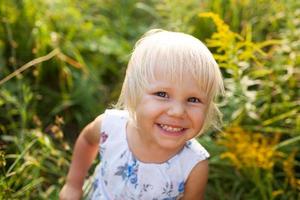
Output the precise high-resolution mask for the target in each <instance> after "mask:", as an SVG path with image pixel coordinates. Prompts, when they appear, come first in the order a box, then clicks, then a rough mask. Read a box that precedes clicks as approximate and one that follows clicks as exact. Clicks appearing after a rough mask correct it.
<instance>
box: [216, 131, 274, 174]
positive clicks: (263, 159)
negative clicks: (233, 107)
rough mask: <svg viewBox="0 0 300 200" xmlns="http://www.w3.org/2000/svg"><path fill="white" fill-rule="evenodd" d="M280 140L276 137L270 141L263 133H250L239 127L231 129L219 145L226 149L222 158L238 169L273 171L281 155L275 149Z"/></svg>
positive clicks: (223, 136)
mask: <svg viewBox="0 0 300 200" xmlns="http://www.w3.org/2000/svg"><path fill="white" fill-rule="evenodd" d="M276 135H278V134H276ZM278 138H279V137H278V136H276V137H274V138H273V139H270V138H268V137H265V136H263V135H262V134H261V133H250V132H246V131H244V130H243V129H241V128H239V127H231V128H229V129H228V130H226V131H225V132H224V133H223V135H222V137H221V138H220V139H219V140H218V143H219V144H221V145H223V146H225V147H226V151H225V152H224V153H222V154H221V158H228V159H229V160H230V161H231V162H232V164H233V165H234V166H235V167H237V168H262V169H267V170H269V169H272V168H273V166H274V164H275V160H276V158H277V157H278V156H279V155H280V153H279V152H277V151H276V150H275V148H274V146H275V144H277V143H278ZM274 140H277V141H274Z"/></svg>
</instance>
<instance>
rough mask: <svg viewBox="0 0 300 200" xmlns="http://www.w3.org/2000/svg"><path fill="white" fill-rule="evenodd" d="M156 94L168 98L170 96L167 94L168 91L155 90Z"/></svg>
mask: <svg viewBox="0 0 300 200" xmlns="http://www.w3.org/2000/svg"><path fill="white" fill-rule="evenodd" d="M154 94H155V95H156V96H158V97H163V98H167V97H168V95H167V93H166V92H155V93H154Z"/></svg>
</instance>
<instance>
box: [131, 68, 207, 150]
mask: <svg viewBox="0 0 300 200" xmlns="http://www.w3.org/2000/svg"><path fill="white" fill-rule="evenodd" d="M163 74H164V73H163V72H162V71H161V70H159V69H158V70H156V71H155V80H153V81H150V84H149V86H148V87H146V88H145V91H144V93H143V95H142V97H141V99H140V102H139V104H138V106H137V109H136V125H137V133H138V134H139V135H140V136H141V137H140V138H142V140H143V142H144V143H145V144H147V145H152V147H157V148H160V149H165V150H168V151H178V150H180V149H181V148H182V147H183V146H184V145H185V143H186V141H188V140H190V139H192V138H194V137H195V136H197V135H198V133H199V132H200V130H201V128H202V126H203V123H204V119H205V115H206V110H207V102H206V101H207V100H206V96H205V95H204V93H203V92H202V91H201V89H200V88H199V87H198V85H197V83H196V81H195V80H194V79H193V78H191V76H188V75H186V76H184V78H183V81H182V82H181V83H175V82H173V81H170V80H168V79H166V78H164V75H163Z"/></svg>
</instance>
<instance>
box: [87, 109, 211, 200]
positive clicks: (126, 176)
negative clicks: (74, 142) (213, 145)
mask: <svg viewBox="0 0 300 200" xmlns="http://www.w3.org/2000/svg"><path fill="white" fill-rule="evenodd" d="M128 116H129V115H128V112H127V111H122V110H106V112H105V114H104V117H103V120H102V125H101V131H100V134H101V144H100V148H99V150H100V159H101V162H100V164H99V166H98V167H97V168H96V171H95V179H94V181H93V185H92V187H93V188H92V193H91V194H90V198H89V199H92V200H173V199H174V200H175V199H179V198H180V197H181V196H182V195H183V192H184V184H185V182H186V180H187V178H188V175H189V173H190V172H191V170H192V169H193V167H194V166H195V165H196V164H197V163H199V162H200V161H202V160H205V159H207V158H208V157H209V154H208V152H207V151H206V150H205V149H204V148H203V147H202V146H201V145H200V144H199V143H198V142H197V141H196V140H195V139H192V140H190V141H188V142H187V143H186V145H185V147H184V148H183V149H182V150H181V151H180V152H179V153H178V154H176V155H175V156H173V157H172V158H171V159H169V160H168V161H167V162H164V163H160V164H155V163H143V162H141V161H139V160H137V159H136V158H135V157H134V155H133V154H132V152H131V151H130V149H129V148H128V143H127V138H126V124H127V121H128Z"/></svg>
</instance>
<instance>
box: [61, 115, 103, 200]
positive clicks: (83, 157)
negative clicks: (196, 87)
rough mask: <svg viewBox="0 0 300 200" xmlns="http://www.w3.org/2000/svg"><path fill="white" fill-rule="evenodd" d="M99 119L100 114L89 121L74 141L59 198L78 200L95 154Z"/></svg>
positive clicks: (100, 117) (98, 138) (98, 139)
mask: <svg viewBox="0 0 300 200" xmlns="http://www.w3.org/2000/svg"><path fill="white" fill-rule="evenodd" d="M101 119H102V115H101V116H99V117H97V118H96V119H95V120H94V121H92V122H91V123H89V124H88V125H87V126H86V127H85V128H84V129H83V130H82V132H81V133H80V135H79V137H78V139H77V141H76V143H75V148H74V152H73V156H72V162H71V166H70V169H69V172H68V175H67V180H66V183H65V185H64V186H63V188H62V190H61V192H60V194H59V197H60V199H61V200H69V199H72V200H77V199H78V200H79V199H80V198H81V195H82V186H83V183H84V178H85V177H86V175H87V173H88V170H89V168H90V166H91V165H92V163H93V160H94V159H95V157H96V155H97V151H98V147H99V142H100V132H99V131H100V127H101Z"/></svg>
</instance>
